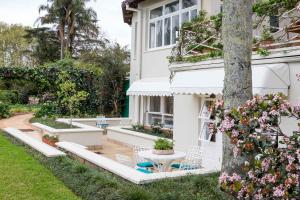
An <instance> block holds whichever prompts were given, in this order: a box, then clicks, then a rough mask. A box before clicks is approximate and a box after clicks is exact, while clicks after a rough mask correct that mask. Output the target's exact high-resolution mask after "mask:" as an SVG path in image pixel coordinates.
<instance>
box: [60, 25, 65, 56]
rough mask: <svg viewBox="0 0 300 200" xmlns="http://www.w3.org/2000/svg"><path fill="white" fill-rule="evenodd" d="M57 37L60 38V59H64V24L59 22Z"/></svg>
mask: <svg viewBox="0 0 300 200" xmlns="http://www.w3.org/2000/svg"><path fill="white" fill-rule="evenodd" d="M59 38H60V59H61V60H62V59H64V53H65V24H64V23H61V24H60V26H59Z"/></svg>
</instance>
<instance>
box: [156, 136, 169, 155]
mask: <svg viewBox="0 0 300 200" xmlns="http://www.w3.org/2000/svg"><path fill="white" fill-rule="evenodd" d="M173 146H174V145H173V142H170V141H169V140H167V139H162V138H160V139H158V140H156V141H155V143H154V149H153V153H154V154H158V155H170V154H174V149H173Z"/></svg>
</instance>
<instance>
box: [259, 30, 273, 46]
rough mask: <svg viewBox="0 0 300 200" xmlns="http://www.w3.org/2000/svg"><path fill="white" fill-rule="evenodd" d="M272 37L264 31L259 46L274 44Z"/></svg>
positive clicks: (267, 31)
mask: <svg viewBox="0 0 300 200" xmlns="http://www.w3.org/2000/svg"><path fill="white" fill-rule="evenodd" d="M274 41H275V40H274V37H273V36H272V34H271V32H270V31H269V30H268V29H266V28H265V29H264V30H263V32H262V34H261V36H260V44H261V45H269V44H272V43H273V42H274Z"/></svg>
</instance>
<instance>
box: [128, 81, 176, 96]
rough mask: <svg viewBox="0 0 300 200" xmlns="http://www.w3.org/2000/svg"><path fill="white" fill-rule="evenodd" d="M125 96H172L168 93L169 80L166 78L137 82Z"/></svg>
mask: <svg viewBox="0 0 300 200" xmlns="http://www.w3.org/2000/svg"><path fill="white" fill-rule="evenodd" d="M127 95H130V96H133V95H140V96H172V93H171V91H170V79H169V78H168V77H162V78H145V79H142V80H138V81H136V82H134V83H133V84H132V85H131V86H130V87H129V89H128V90H127Z"/></svg>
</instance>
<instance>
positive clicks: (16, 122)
mask: <svg viewBox="0 0 300 200" xmlns="http://www.w3.org/2000/svg"><path fill="white" fill-rule="evenodd" d="M32 117H33V113H28V114H20V115H15V116H13V117H10V118H7V119H2V120H0V129H3V128H8V127H12V128H17V129H20V130H22V131H25V132H26V133H27V134H28V135H30V136H32V137H34V138H36V139H38V140H41V138H42V136H41V133H40V132H38V131H36V130H35V129H34V127H32V126H31V124H30V122H29V120H30V119H31V118H32Z"/></svg>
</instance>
